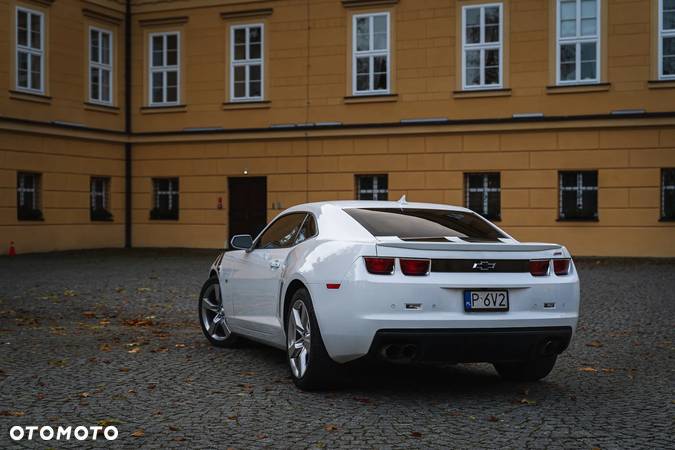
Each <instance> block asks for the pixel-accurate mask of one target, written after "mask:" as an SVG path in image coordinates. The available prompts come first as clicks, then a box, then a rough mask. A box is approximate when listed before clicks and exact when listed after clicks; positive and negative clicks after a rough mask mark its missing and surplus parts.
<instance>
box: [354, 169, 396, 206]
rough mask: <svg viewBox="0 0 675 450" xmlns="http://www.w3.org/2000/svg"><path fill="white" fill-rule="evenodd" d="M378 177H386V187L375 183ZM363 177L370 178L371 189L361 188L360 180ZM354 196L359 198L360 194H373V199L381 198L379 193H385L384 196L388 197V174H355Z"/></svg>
mask: <svg viewBox="0 0 675 450" xmlns="http://www.w3.org/2000/svg"><path fill="white" fill-rule="evenodd" d="M379 177H386V178H387V189H384V188H380V187H378V185H377V179H378V178H379ZM363 178H372V180H373V187H372V188H371V189H362V188H361V180H362V179H363ZM356 183H357V185H356V198H357V200H360V199H361V194H373V197H374V198H373V200H381V199H380V198H378V197H379V194H385V196H386V198H389V176H388V175H387V174H377V175H357V176H356Z"/></svg>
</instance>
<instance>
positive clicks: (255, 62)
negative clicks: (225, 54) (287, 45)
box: [230, 23, 265, 102]
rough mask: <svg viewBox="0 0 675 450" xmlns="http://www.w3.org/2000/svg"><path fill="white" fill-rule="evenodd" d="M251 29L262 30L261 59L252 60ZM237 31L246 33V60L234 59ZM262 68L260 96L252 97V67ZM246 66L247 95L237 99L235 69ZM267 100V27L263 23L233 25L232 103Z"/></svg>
mask: <svg viewBox="0 0 675 450" xmlns="http://www.w3.org/2000/svg"><path fill="white" fill-rule="evenodd" d="M251 28H260V58H250V50H251V48H250V41H249V36H250V30H251ZM237 30H245V31H246V40H245V47H246V57H245V58H244V59H238V60H235V59H234V49H235V42H234V34H235V32H236V31H237ZM257 65H259V66H260V95H253V96H252V95H250V87H251V86H250V81H251V76H250V72H249V71H250V69H249V67H250V66H257ZM240 66H244V67H245V68H246V77H245V86H246V95H245V96H243V97H235V95H234V69H235V67H240ZM264 98H265V25H264V24H263V23H252V24H245V25H233V26H231V27H230V101H231V102H250V101H260V100H262V99H264Z"/></svg>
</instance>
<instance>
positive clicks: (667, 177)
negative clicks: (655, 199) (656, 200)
mask: <svg viewBox="0 0 675 450" xmlns="http://www.w3.org/2000/svg"><path fill="white" fill-rule="evenodd" d="M661 219H663V220H675V169H663V170H662V171H661Z"/></svg>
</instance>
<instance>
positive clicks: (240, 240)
mask: <svg viewBox="0 0 675 450" xmlns="http://www.w3.org/2000/svg"><path fill="white" fill-rule="evenodd" d="M251 245H253V238H252V237H251V235H250V234H237V235H234V236H232V240H231V241H230V247H231V248H234V249H236V250H248V249H249V248H251Z"/></svg>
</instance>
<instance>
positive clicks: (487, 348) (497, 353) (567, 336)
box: [368, 327, 572, 363]
mask: <svg viewBox="0 0 675 450" xmlns="http://www.w3.org/2000/svg"><path fill="white" fill-rule="evenodd" d="M571 339H572V327H531V328H492V329H477V328H456V329H389V330H379V331H377V332H376V333H375V337H374V338H373V341H372V344H371V346H370V350H369V351H368V357H369V358H377V359H385V360H388V361H391V362H401V363H403V362H413V361H427V362H434V361H444V362H507V361H524V360H529V359H533V358H536V357H540V356H548V355H557V354H560V353H562V352H563V351H564V350H565V349H566V348H567V346H568V345H569V343H570V340H571Z"/></svg>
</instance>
